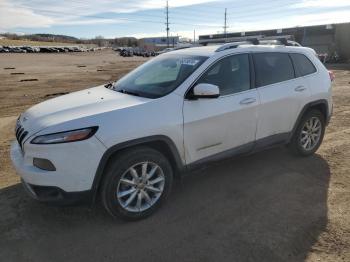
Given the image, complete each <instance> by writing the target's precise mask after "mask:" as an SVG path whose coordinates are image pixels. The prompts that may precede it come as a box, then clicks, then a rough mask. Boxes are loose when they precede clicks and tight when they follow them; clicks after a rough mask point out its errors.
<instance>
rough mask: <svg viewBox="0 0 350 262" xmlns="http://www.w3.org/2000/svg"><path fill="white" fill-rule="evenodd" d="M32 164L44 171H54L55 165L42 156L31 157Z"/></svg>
mask: <svg viewBox="0 0 350 262" xmlns="http://www.w3.org/2000/svg"><path fill="white" fill-rule="evenodd" d="M33 165H34V166H35V167H37V168H40V169H42V170H46V171H56V167H55V166H54V165H53V164H52V162H51V161H50V160H48V159H43V158H33Z"/></svg>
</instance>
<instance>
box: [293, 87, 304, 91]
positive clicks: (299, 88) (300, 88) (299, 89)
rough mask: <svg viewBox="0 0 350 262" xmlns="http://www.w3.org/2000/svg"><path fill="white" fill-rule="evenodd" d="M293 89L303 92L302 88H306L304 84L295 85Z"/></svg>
mask: <svg viewBox="0 0 350 262" xmlns="http://www.w3.org/2000/svg"><path fill="white" fill-rule="evenodd" d="M294 90H295V91H297V92H303V91H304V90H306V87H305V86H297V87H296V88H295V89H294Z"/></svg>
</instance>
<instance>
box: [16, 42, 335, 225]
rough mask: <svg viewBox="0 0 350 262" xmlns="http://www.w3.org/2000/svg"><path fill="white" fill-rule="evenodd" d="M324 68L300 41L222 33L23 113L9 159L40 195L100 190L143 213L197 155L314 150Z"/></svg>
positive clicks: (52, 199)
mask: <svg viewBox="0 0 350 262" xmlns="http://www.w3.org/2000/svg"><path fill="white" fill-rule="evenodd" d="M330 76H331V75H330V74H329V72H328V71H327V69H326V68H325V67H324V66H323V64H322V63H321V62H320V61H319V59H318V58H317V57H316V55H315V52H314V51H313V50H312V49H309V48H305V47H294V46H284V45H257V44H255V45H252V44H247V43H229V44H224V45H221V46H207V47H195V48H189V49H183V50H178V51H173V52H169V53H165V54H163V55H160V56H158V57H156V58H154V59H151V60H149V61H148V62H146V63H145V64H143V65H142V66H140V67H139V68H137V69H135V70H134V71H132V72H130V73H129V74H127V75H126V76H124V77H123V78H122V79H120V80H119V81H117V82H115V83H110V84H107V85H105V86H98V87H94V88H91V89H87V90H82V91H78V92H75V93H71V94H68V95H64V96H61V97H57V98H54V99H51V100H47V101H45V102H43V103H40V104H38V105H35V106H33V107H32V108H30V109H29V110H27V111H26V112H24V113H22V114H21V115H20V116H19V118H18V120H17V125H16V130H15V132H16V138H17V141H14V142H13V143H12V145H11V159H12V162H13V165H14V166H15V168H16V170H17V173H18V174H19V175H20V176H21V179H22V183H23V185H24V188H25V189H26V191H27V192H28V193H29V195H31V196H32V197H33V198H35V199H37V200H39V201H43V202H49V203H59V204H61V203H73V202H79V201H83V200H89V201H94V200H95V199H97V196H98V197H99V198H100V199H101V200H102V202H103V205H104V207H105V208H106V210H107V211H108V212H109V213H110V214H111V215H112V216H114V217H117V216H118V217H122V218H125V219H129V220H135V219H140V218H144V217H146V216H149V215H150V214H152V213H153V212H155V211H156V210H157V209H158V208H159V207H160V206H161V204H163V203H164V201H165V200H166V199H167V197H168V195H169V193H170V191H171V188H172V184H173V179H174V178H175V177H177V176H181V175H182V174H183V173H184V172H185V171H188V170H192V169H193V168H196V167H198V166H201V165H203V164H206V163H210V162H212V161H217V160H219V159H222V158H227V157H232V156H235V155H238V154H243V153H244V154H247V153H253V152H256V151H260V150H262V149H264V148H268V147H271V146H275V145H286V146H288V148H289V149H290V150H291V151H292V152H293V153H294V154H296V155H299V156H309V155H311V154H313V153H314V152H315V151H316V150H317V149H318V148H319V146H320V144H321V143H322V139H323V136H324V133H325V128H326V125H327V123H328V122H329V120H330V117H331V114H332V107H333V104H332V83H331V82H332V81H331V77H330ZM193 190H196V189H195V188H194V189H193ZM212 194H215V191H214V192H212Z"/></svg>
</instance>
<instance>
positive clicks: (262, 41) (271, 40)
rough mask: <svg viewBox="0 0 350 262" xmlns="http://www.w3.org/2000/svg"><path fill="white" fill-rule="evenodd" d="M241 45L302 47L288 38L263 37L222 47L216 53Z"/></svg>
mask: <svg viewBox="0 0 350 262" xmlns="http://www.w3.org/2000/svg"><path fill="white" fill-rule="evenodd" d="M240 45H284V46H301V45H300V44H299V43H297V42H295V41H290V40H288V37H286V36H277V37H262V38H259V39H258V38H250V39H247V40H245V41H240V42H231V43H226V44H223V45H221V46H220V47H219V48H218V49H216V50H215V52H221V51H224V50H227V49H232V48H237V47H238V46H240Z"/></svg>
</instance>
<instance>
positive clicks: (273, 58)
mask: <svg viewBox="0 0 350 262" xmlns="http://www.w3.org/2000/svg"><path fill="white" fill-rule="evenodd" d="M253 58H254V66H255V75H256V87H261V86H266V85H271V84H275V83H279V82H283V81H287V80H290V79H293V78H294V68H293V64H292V61H291V59H290V57H289V55H288V54H287V53H273V52H271V53H258V54H253Z"/></svg>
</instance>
